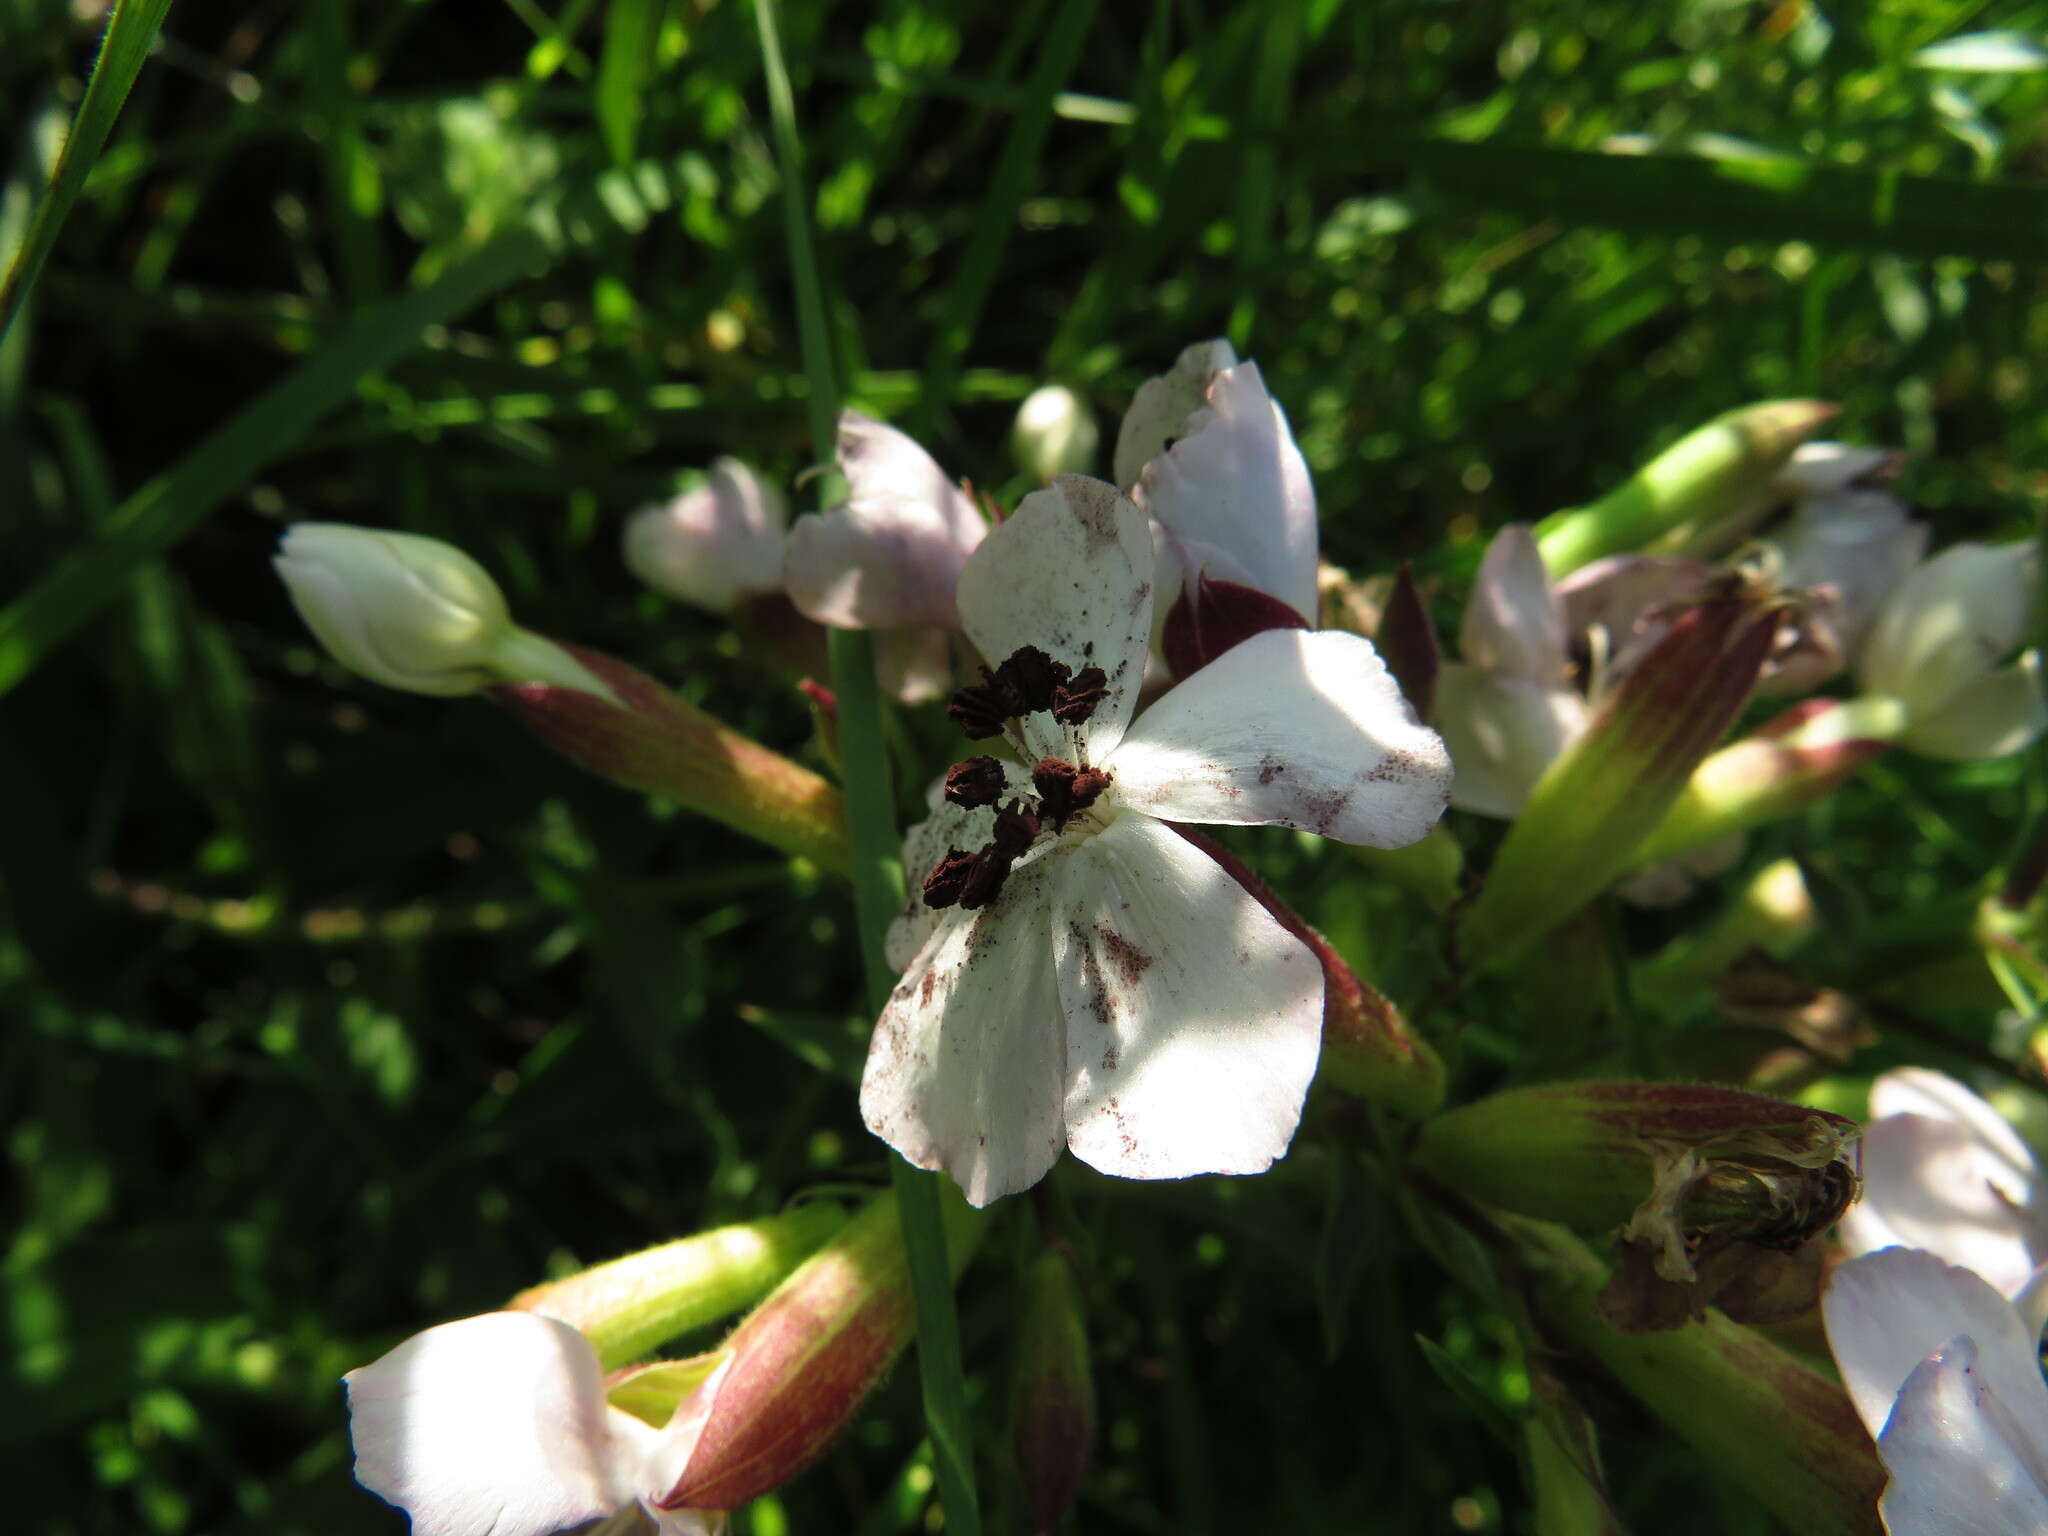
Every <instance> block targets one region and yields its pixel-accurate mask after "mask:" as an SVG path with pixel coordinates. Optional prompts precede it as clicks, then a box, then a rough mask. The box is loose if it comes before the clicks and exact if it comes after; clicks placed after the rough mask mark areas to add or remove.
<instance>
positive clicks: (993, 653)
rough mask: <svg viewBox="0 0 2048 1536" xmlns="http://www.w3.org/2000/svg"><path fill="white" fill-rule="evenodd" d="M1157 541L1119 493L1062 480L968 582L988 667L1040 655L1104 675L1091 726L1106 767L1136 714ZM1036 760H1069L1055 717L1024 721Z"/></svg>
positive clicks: (1018, 514) (1030, 502)
mask: <svg viewBox="0 0 2048 1536" xmlns="http://www.w3.org/2000/svg"><path fill="white" fill-rule="evenodd" d="M1152 570H1153V552H1152V534H1151V531H1150V529H1148V528H1147V527H1146V525H1145V514H1144V513H1142V512H1140V511H1139V510H1138V509H1137V508H1136V507H1135V506H1133V505H1132V504H1131V501H1130V498H1129V497H1127V496H1125V495H1123V494H1122V493H1120V492H1119V491H1118V490H1117V489H1116V487H1114V486H1112V485H1108V484H1106V483H1104V482H1103V481H1100V480H1089V479H1085V478H1083V477H1082V476H1080V475H1061V476H1060V477H1059V478H1058V479H1057V480H1055V481H1053V483H1052V484H1051V485H1050V486H1049V487H1047V488H1046V489H1045V490H1042V491H1033V492H1032V493H1031V494H1030V495H1029V496H1026V497H1025V498H1024V499H1023V501H1021V502H1019V503H1018V505H1017V510H1016V511H1015V512H1013V513H1011V514H1010V516H1009V517H1008V518H1007V519H1005V520H1004V522H1003V523H1002V524H1001V526H999V527H997V528H994V529H992V530H990V532H989V536H988V538H987V539H986V540H985V541H983V543H982V546H981V548H980V549H978V550H976V551H975V552H974V558H973V559H971V560H969V561H968V562H967V569H966V570H965V571H963V572H961V574H960V618H961V622H962V624H963V625H964V626H965V628H966V630H967V637H968V638H969V639H970V640H972V641H973V642H974V643H975V645H976V646H977V647H979V648H980V650H981V654H982V655H983V657H985V658H986V659H987V661H988V664H989V665H990V666H997V665H1000V664H1001V663H1002V662H1003V661H1004V660H1005V659H1006V658H1008V657H1009V656H1010V655H1011V654H1012V653H1013V652H1015V651H1017V650H1018V649H1020V648H1021V647H1023V646H1027V645H1032V646H1037V647H1038V648H1039V649H1040V650H1042V651H1045V652H1046V653H1047V654H1048V655H1050V656H1051V657H1052V658H1053V660H1055V661H1058V662H1062V663H1064V664H1065V665H1067V666H1069V667H1071V668H1073V669H1074V671H1076V672H1079V671H1081V670H1082V669H1083V668H1084V667H1100V668H1101V669H1102V671H1103V673H1104V674H1105V676H1106V677H1107V678H1108V689H1109V693H1108V696H1107V697H1106V698H1105V699H1104V700H1103V701H1102V703H1101V704H1100V705H1098V706H1097V707H1096V710H1095V714H1094V716H1093V717H1092V718H1091V719H1090V720H1089V722H1088V724H1087V725H1086V726H1085V727H1083V728H1082V735H1083V737H1084V739H1085V742H1086V745H1087V749H1088V754H1089V758H1090V760H1091V761H1093V762H1101V761H1102V760H1103V759H1105V758H1106V757H1108V756H1109V754H1110V753H1111V752H1112V751H1113V750H1115V747H1116V744H1117V743H1118V742H1119V741H1121V740H1122V739H1123V734H1124V727H1125V726H1126V725H1127V724H1128V723H1129V722H1130V718H1131V713H1132V711H1133V710H1134V709H1136V708H1137V698H1138V686H1139V684H1140V683H1142V682H1143V681H1144V677H1145V655H1146V652H1147V650H1148V649H1149V648H1150V644H1151V635H1152ZM1022 730H1023V734H1024V737H1025V740H1026V741H1027V742H1029V743H1030V746H1031V749H1032V751H1033V753H1034V754H1035V755H1036V756H1037V757H1065V756H1066V755H1067V753H1068V751H1069V748H1068V746H1067V742H1066V733H1065V730H1064V729H1063V728H1062V727H1061V726H1060V725H1058V724H1057V723H1056V722H1055V721H1054V720H1053V719H1052V717H1051V716H1050V715H1044V714H1038V715H1028V716H1026V717H1025V719H1024V721H1023V725H1022Z"/></svg>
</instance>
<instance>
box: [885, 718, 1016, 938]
mask: <svg viewBox="0 0 2048 1536" xmlns="http://www.w3.org/2000/svg"><path fill="white" fill-rule="evenodd" d="M996 761H997V762H999V763H1002V766H1003V781H1004V783H1005V784H1007V785H1009V786H1010V787H1011V788H1012V789H1014V790H1015V792H1016V795H1017V796H1018V797H1020V798H1028V797H1029V796H1030V795H1031V794H1032V793H1034V791H1033V790H1032V788H1031V776H1030V775H1029V774H1027V773H1025V772H1023V771H1022V770H1021V769H1019V768H1018V767H1017V765H1016V764H1014V763H1005V762H1003V760H1002V759H1001V758H997V759H996ZM1005 798H1009V797H1007V796H1006V797H1005ZM924 803H925V810H926V815H925V819H924V820H923V821H920V822H918V823H917V824H916V825H914V826H913V827H911V829H910V830H909V831H908V832H906V833H904V834H903V883H904V886H905V887H906V891H905V894H904V898H903V905H902V906H900V907H898V908H897V909H896V916H895V917H894V918H892V919H891V920H890V923H889V933H888V937H887V939H886V940H885V941H884V949H885V953H886V954H887V956H888V960H889V964H890V965H891V966H893V967H894V968H895V969H896V970H897V971H898V972H899V973H900V972H902V971H904V970H906V969H908V967H909V965H910V962H911V961H913V960H915V959H916V958H917V952H918V951H919V950H921V949H923V948H924V946H925V941H926V940H928V939H929V938H930V937H931V936H932V934H933V932H934V931H936V929H937V928H938V926H939V924H940V922H941V921H942V920H943V919H944V918H945V916H946V915H947V913H946V909H944V908H935V907H928V906H926V905H925V904H924V877H925V876H926V875H928V874H930V873H931V872H932V866H933V865H935V864H937V863H938V862H939V860H940V859H941V858H943V857H944V856H945V855H946V853H947V851H948V850H950V849H954V848H957V849H959V850H960V851H961V852H962V853H972V852H974V851H975V850H976V849H977V848H979V847H981V846H982V844H984V843H986V842H987V841H988V840H989V837H990V835H991V834H992V833H993V832H994V830H995V813H994V812H993V811H991V810H989V809H987V808H986V807H983V808H981V809H978V810H968V809H967V808H966V807H965V806H959V805H955V804H953V803H952V802H951V801H950V800H948V799H947V798H946V780H945V778H944V776H943V775H942V776H941V777H939V778H936V779H933V780H932V781H931V783H930V784H929V785H928V786H926V788H925V792H924Z"/></svg>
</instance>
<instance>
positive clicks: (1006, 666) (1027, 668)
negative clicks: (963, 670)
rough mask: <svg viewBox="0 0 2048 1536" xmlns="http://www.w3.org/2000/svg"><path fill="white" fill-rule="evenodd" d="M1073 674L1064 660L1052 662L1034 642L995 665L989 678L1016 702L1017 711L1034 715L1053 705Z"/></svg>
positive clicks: (1021, 647)
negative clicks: (998, 665)
mask: <svg viewBox="0 0 2048 1536" xmlns="http://www.w3.org/2000/svg"><path fill="white" fill-rule="evenodd" d="M1072 676H1073V672H1072V670H1071V669H1070V668H1069V667H1068V666H1067V665H1066V664H1065V663H1064V662H1058V661H1054V660H1053V659H1052V658H1051V657H1050V656H1048V655H1046V654H1045V652H1043V651H1041V650H1040V649H1039V648H1038V647H1037V646H1035V645H1024V646H1019V647H1018V648H1017V649H1016V650H1015V651H1012V652H1011V653H1010V659H1009V660H1008V661H1006V662H1004V663H1003V664H1002V665H1001V666H1000V667H997V668H996V671H995V676H994V678H993V679H992V681H993V682H994V683H995V685H996V687H998V688H1001V689H1005V690H1007V691H1008V693H1009V694H1010V696H1011V697H1012V698H1013V699H1015V700H1016V701H1017V713H1018V714H1020V715H1035V714H1037V713H1038V712H1039V711H1040V710H1042V709H1051V708H1052V707H1053V699H1054V698H1055V697H1056V696H1057V694H1058V692H1059V690H1060V688H1061V687H1063V686H1064V685H1065V684H1066V681H1067V679H1068V678H1070V677H1072Z"/></svg>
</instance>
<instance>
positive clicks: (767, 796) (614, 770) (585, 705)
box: [492, 646, 851, 873]
mask: <svg viewBox="0 0 2048 1536" xmlns="http://www.w3.org/2000/svg"><path fill="white" fill-rule="evenodd" d="M564 649H565V650H566V651H568V652H570V653H571V654H572V658H573V659H574V660H575V661H576V662H577V663H579V664H580V665H581V666H582V667H583V668H584V669H586V671H587V672H588V673H589V674H590V675H592V676H593V677H594V678H595V679H598V680H600V681H599V686H600V687H602V688H603V689H604V690H605V692H604V693H602V694H597V693H592V692H589V691H587V690H584V689H578V688H564V687H557V686H554V685H552V684H549V683H544V682H538V683H521V684H518V685H516V686H512V687H501V688H498V689H495V690H494V691H493V694H492V697H493V698H495V699H496V700H497V702H498V703H500V704H502V705H504V706H505V708H507V709H509V710H510V711H511V712H512V713H513V714H515V715H517V716H518V717H519V720H520V722H521V723H522V724H523V725H525V726H526V728H527V729H528V730H530V731H532V732H533V734H534V735H536V736H538V737H539V738H540V739H541V740H542V741H543V742H545V743H547V745H548V746H550V747H552V748H554V750H555V751H557V752H559V753H561V754H562V755H563V756H564V757H566V758H568V759H569V760H570V761H571V762H573V763H576V764H578V765H580V766H581V767H584V768H587V769H589V770H590V771H591V772H592V773H595V774H597V775H599V776H600V777H602V778H607V779H611V780H612V781H614V782H615V783H619V784H624V785H626V786H627V787H628V788H631V789H639V790H646V791H648V792H650V793H653V794H658V795H666V796H668V797H669V798H670V799H673V800H676V801H678V802H680V803H681V804H683V805H686V806H688V807H689V808H690V809H692V810H694V811H700V812H702V813H703V814H705V815H707V816H711V817H714V818H716V819H717V820H719V821H722V822H724V823H725V824H726V825H727V826H729V827H733V828H735V829H737V830H738V831H741V832H744V833H746V834H747V835H748V836H749V837H757V838H759V839H760V840H761V841H762V842H764V843H768V844H771V845H772V846H774V847H777V848H781V849H783V850H785V851H786V852H789V853H794V854H799V855H801V856H802V857H804V858H807V859H809V860H811V861H812V862H813V863H815V864H817V865H819V866H820V867H821V868H824V869H828V870H831V871H833V872H835V873H844V872H845V871H846V869H847V868H848V867H849V861H850V858H851V855H850V854H849V853H848V851H847V843H846V812H845V807H844V803H843V802H842V801H841V799H840V796H839V791H838V790H836V789H834V788H833V787H832V786H831V785H830V784H828V783H826V782H825V780H823V779H822V778H820V777H818V775H817V774H815V773H813V772H811V770H810V769H808V768H806V767H804V766H803V765H802V764H801V763H795V762H792V761H790V760H789V759H788V758H786V757H784V756H782V755H781V754H780V753H778V752H771V751H770V750H769V749H768V748H766V747H764V746H762V745H761V744H760V743H759V742H757V741H753V740H751V739H750V738H748V737H745V736H742V735H741V734H740V733H739V732H737V731H735V730H733V729H731V728H730V727H728V726H726V725H724V724H722V723H721V722H719V721H718V720H715V719H713V718H712V717H711V716H710V715H707V714H706V713H704V711H703V710H701V709H699V708H697V706H696V705H694V704H692V703H690V702H689V701H688V700H687V699H684V698H682V697H681V696H680V695H678V694H675V693H672V692H670V691H669V690H668V689H666V688H664V687H662V685H661V684H660V683H657V682H656V681H655V680H654V679H653V678H651V677H649V676H648V675H647V674H646V673H644V672H641V671H639V670H638V669H636V668H634V667H629V666H627V665H626V663H624V662H623V661H620V660H618V659H617V658H616V657H612V656H607V655H605V654H604V653H603V652H601V651H591V650H585V649H584V648H583V647H581V646H570V647H564Z"/></svg>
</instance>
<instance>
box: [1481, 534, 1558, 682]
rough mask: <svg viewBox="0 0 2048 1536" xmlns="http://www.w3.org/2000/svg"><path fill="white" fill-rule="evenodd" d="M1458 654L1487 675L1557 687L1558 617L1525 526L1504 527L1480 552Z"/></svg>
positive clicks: (1546, 573) (1554, 602)
mask: <svg viewBox="0 0 2048 1536" xmlns="http://www.w3.org/2000/svg"><path fill="white" fill-rule="evenodd" d="M1458 654H1459V655H1461V656H1462V657H1464V659H1465V660H1466V661H1467V662H1469V663H1471V664H1472V665H1473V666H1475V667H1481V668H1484V669H1485V670H1486V671H1488V672H1507V673H1512V674H1513V675H1514V676H1516V677H1526V678H1531V679H1533V680H1534V681H1536V682H1539V683H1552V684H1555V683H1557V682H1560V681H1562V679H1563V677H1564V669H1565V663H1566V660H1567V658H1566V656H1565V629H1564V613H1563V610H1562V609H1560V608H1559V606H1558V603H1557V599H1556V598H1555V597H1553V596H1552V595H1551V591H1550V573H1549V572H1548V571H1546V570H1545V569H1544V568H1543V557H1542V556H1541V555H1540V554H1538V553H1537V552H1536V539H1535V537H1534V535H1532V534H1531V533H1530V532H1529V529H1528V527H1527V526H1526V525H1525V524H1522V523H1510V524H1508V526H1507V527H1505V528H1503V529H1501V531H1500V532H1499V533H1497V534H1495V535H1494V536H1493V542H1492V543H1491V544H1489V545H1487V546H1486V557H1485V558H1484V559H1482V560H1481V561H1480V562H1479V575H1478V576H1477V577H1476V578H1475V579H1474V580H1473V583H1472V596H1471V599H1470V601H1468V602H1467V603H1466V605H1465V619H1464V622H1463V624H1461V625H1460V626H1459V629H1458Z"/></svg>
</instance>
